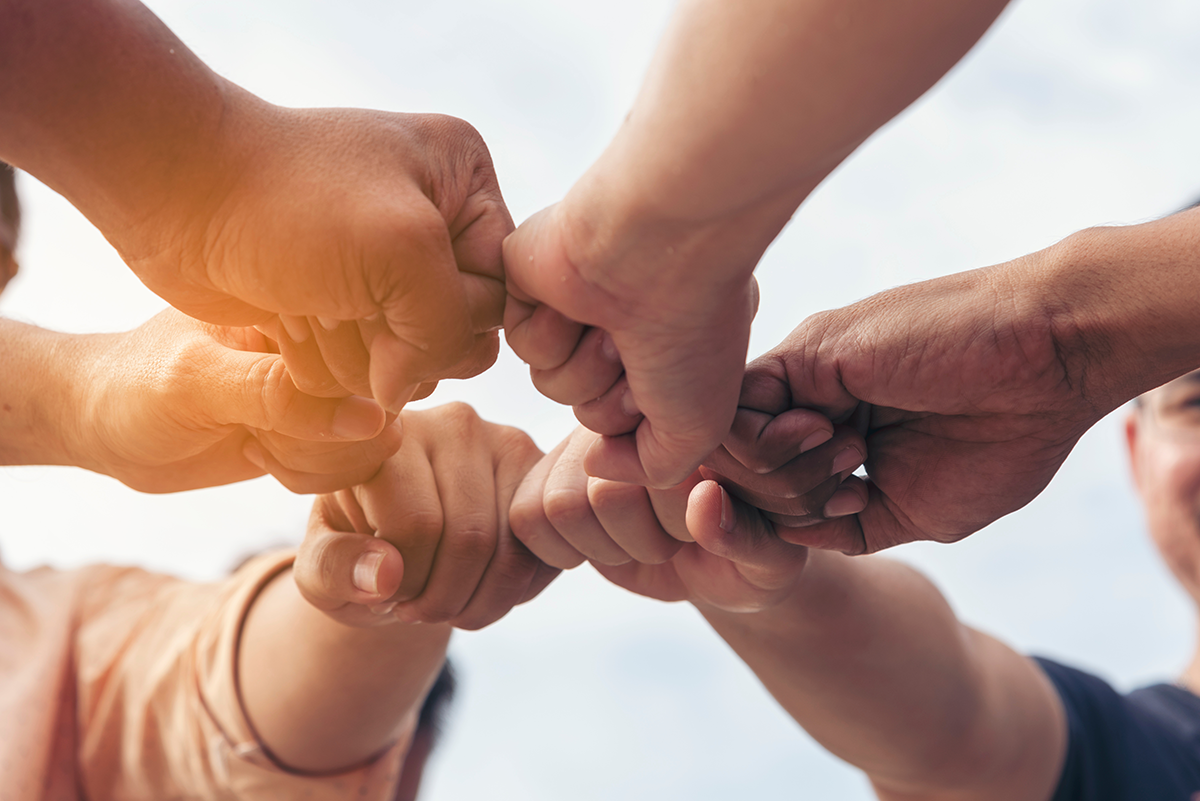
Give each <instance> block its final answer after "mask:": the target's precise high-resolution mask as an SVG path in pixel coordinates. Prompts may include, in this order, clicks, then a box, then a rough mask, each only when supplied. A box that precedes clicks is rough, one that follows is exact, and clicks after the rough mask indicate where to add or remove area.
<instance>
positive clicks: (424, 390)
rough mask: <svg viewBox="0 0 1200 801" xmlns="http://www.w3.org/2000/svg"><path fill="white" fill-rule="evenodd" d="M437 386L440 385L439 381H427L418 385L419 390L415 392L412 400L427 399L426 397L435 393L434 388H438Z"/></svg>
mask: <svg viewBox="0 0 1200 801" xmlns="http://www.w3.org/2000/svg"><path fill="white" fill-rule="evenodd" d="M437 386H438V382H437V381H427V382H425V383H424V384H421V385H419V386H418V387H417V391H416V392H414V393H413V396H412V398H411V400H415V401H419V400H425V399H426V398H428V397H429V396H430V395H432V394H433V392H434V390H436V389H437Z"/></svg>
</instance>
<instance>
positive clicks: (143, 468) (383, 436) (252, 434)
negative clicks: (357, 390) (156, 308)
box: [0, 310, 400, 492]
mask: <svg viewBox="0 0 1200 801" xmlns="http://www.w3.org/2000/svg"><path fill="white" fill-rule="evenodd" d="M0 343H2V347H0V373H2V374H3V375H5V376H6V378H7V380H5V381H4V382H3V383H0V464H57V465H75V466H78V467H84V468H87V469H89V470H93V471H95V472H98V473H104V474H106V475H110V476H113V477H114V478H117V479H120V480H121V481H123V482H125V483H126V484H128V485H130V486H132V487H134V488H135V489H139V490H143V491H147V492H174V491H179V490H185V489H192V488H196V487H205V486H213V485H217V484H226V483H229V482H233V481H242V480H245V479H248V478H253V477H255V476H259V475H262V474H263V473H264V472H271V473H273V474H274V475H276V476H278V477H279V479H280V480H281V481H282V482H283V483H284V484H286V485H287V486H288V487H290V488H291V489H293V490H295V491H298V492H314V491H320V490H325V491H328V490H332V489H338V488H341V487H344V486H347V485H349V484H353V483H355V482H362V481H365V480H367V479H368V478H370V477H371V476H372V475H374V474H375V472H376V471H377V470H378V469H379V466H380V464H382V463H383V461H384V460H385V459H387V457H388V456H390V455H391V454H392V453H394V452H395V450H396V449H397V448H398V447H399V440H400V431H399V429H398V427H395V426H391V425H385V422H386V420H385V418H384V415H383V413H382V411H381V410H380V409H379V407H378V406H376V405H375V404H374V403H372V402H370V401H367V400H365V399H362V398H353V397H352V398H345V399H336V398H333V399H326V398H316V397H312V396H309V395H305V394H303V393H301V392H300V391H299V390H297V389H296V386H295V384H294V383H293V382H292V380H291V378H290V376H289V374H288V372H287V370H286V368H285V367H284V365H283V360H282V359H281V357H280V356H279V355H278V354H277V353H272V352H270V343H269V342H268V341H267V340H266V339H265V337H263V336H262V335H260V334H258V333H257V332H256V331H254V330H253V329H223V328H218V327H215V326H209V325H206V324H203V323H198V322H196V321H195V320H191V319H189V318H187V317H185V316H183V315H182V314H180V313H178V312H176V311H174V310H168V311H166V312H163V313H162V314H160V315H158V316H156V317H154V318H153V319H151V320H150V321H148V322H147V323H145V324H143V325H142V326H140V327H138V328H137V329H135V330H133V331H130V332H126V333H121V334H93V335H71V334H60V333H56V332H53V331H46V330H43V329H40V328H36V327H34V326H31V325H25V324H22V323H17V322H14V321H11V320H4V319H0ZM330 431H333V432H340V434H341V436H333V437H330V436H329V435H328V432H330Z"/></svg>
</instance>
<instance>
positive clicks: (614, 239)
mask: <svg viewBox="0 0 1200 801" xmlns="http://www.w3.org/2000/svg"><path fill="white" fill-rule="evenodd" d="M1005 5H1006V0H985V2H972V3H961V2H956V1H955V0H914V1H905V2H890V0H849V2H843V1H842V0H750V2H730V0H687V1H686V2H683V3H681V4H680V5H679V8H678V10H677V12H676V14H675V17H674V19H673V21H672V24H671V27H670V29H669V31H668V33H667V35H666V36H665V37H664V39H663V41H662V43H661V45H660V47H659V50H658V52H657V54H656V58H655V61H654V63H653V65H652V67H651V69H650V73H649V75H648V76H647V78H646V81H645V83H644V84H643V86H642V90H641V92H640V93H639V95H638V98H637V100H636V102H635V103H634V106H633V109H632V111H631V112H630V114H629V117H628V119H627V120H626V122H625V124H624V125H623V126H622V127H621V129H620V131H619V132H618V133H617V135H616V136H615V137H614V139H613V141H612V143H611V144H610V145H609V147H608V148H607V149H606V150H605V152H604V154H603V155H602V156H601V157H600V158H599V159H598V160H597V161H596V163H595V164H594V165H593V166H592V167H591V168H590V169H589V170H588V172H587V173H586V174H585V175H584V176H583V177H582V178H581V179H580V180H579V181H578V182H577V183H576V184H575V186H574V187H572V189H571V190H570V192H568V193H567V196H566V197H565V198H564V199H563V201H562V202H561V203H560V204H558V205H557V206H555V207H552V208H551V209H548V210H547V211H545V212H543V213H542V214H540V215H538V216H537V217H534V218H532V219H531V220H529V221H527V222H526V223H524V224H523V225H522V226H521V227H520V229H518V231H517V232H516V234H514V235H513V236H512V237H510V238H509V239H508V241H507V242H506V243H505V267H506V269H507V271H508V272H507V278H508V281H509V287H510V300H509V304H508V308H507V309H506V319H505V326H506V329H507V332H508V337H509V342H510V343H511V344H512V346H513V349H514V350H515V351H516V352H517V353H518V355H520V356H521V357H522V358H523V359H525V361H527V362H528V363H529V364H530V365H531V367H532V368H533V377H534V381H535V383H537V385H538V387H539V389H541V391H542V392H543V393H545V394H547V395H548V396H549V397H551V398H553V399H554V400H557V401H559V402H561V403H568V404H571V405H574V406H576V407H577V414H579V417H580V420H581V422H583V423H584V424H585V425H586V426H588V427H589V428H590V429H592V430H593V431H596V432H598V433H602V434H607V435H621V434H627V433H630V432H636V435H635V437H627V438H621V439H613V440H610V441H607V442H606V443H604V445H602V446H600V447H599V448H597V449H596V450H595V451H594V452H593V453H592V454H591V455H590V456H589V472H592V474H593V475H603V476H605V477H607V478H613V479H619V480H630V481H637V482H639V483H645V484H649V485H651V486H657V487H663V486H668V485H670V484H675V483H678V482H679V481H681V480H682V479H683V478H684V477H685V476H686V475H687V474H688V473H689V472H691V470H693V469H695V467H696V465H697V464H698V463H699V461H700V459H701V458H703V457H704V456H705V455H707V454H708V453H709V452H710V451H711V450H712V449H713V448H715V447H716V446H717V445H718V444H719V443H720V441H721V438H722V437H723V435H724V434H725V433H726V432H727V431H728V429H729V423H730V421H731V420H732V417H733V414H734V409H735V407H736V406H737V389H738V386H739V385H740V377H741V371H742V369H743V367H744V365H745V357H746V347H747V342H748V337H749V327H750V320H751V318H752V316H753V299H752V297H751V296H752V294H753V292H752V290H751V289H750V288H749V282H750V279H751V274H752V272H753V270H754V267H755V265H756V264H757V263H758V260H759V258H760V257H761V256H762V254H763V252H764V251H765V250H766V248H767V246H768V245H769V244H770V243H771V241H772V240H773V239H774V238H775V237H776V236H777V235H778V234H779V232H780V230H781V229H782V228H783V226H784V225H785V224H786V223H787V221H788V219H789V218H790V217H791V216H792V214H793V213H794V212H795V210H796V208H797V207H798V206H799V205H800V203H801V202H802V201H803V200H804V198H805V197H807V195H808V194H809V193H810V192H811V191H812V190H813V189H814V188H815V187H816V186H817V184H819V183H820V182H821V180H822V179H824V178H825V176H826V175H828V174H829V172H830V171H832V170H833V169H834V168H835V167H836V166H837V165H838V164H839V163H840V162H841V161H842V160H843V159H844V158H845V157H846V156H847V155H849V154H850V153H851V152H852V151H853V150H854V149H855V148H856V147H857V146H858V145H859V144H860V143H861V142H862V141H863V140H865V139H866V138H867V137H868V136H870V135H871V133H873V132H874V131H875V130H876V129H877V128H878V127H879V126H881V125H883V124H884V123H885V122H887V121H888V120H889V119H891V117H893V116H894V115H895V114H897V113H898V112H899V111H901V110H902V109H903V108H904V107H906V106H907V105H908V104H909V103H911V102H912V101H913V100H915V99H916V98H917V97H918V96H920V95H921V94H922V93H923V92H925V91H926V90H927V89H928V88H929V87H930V86H932V85H933V84H934V82H936V81H937V80H938V79H939V78H940V77H941V76H942V75H943V74H944V73H945V72H946V71H947V70H949V69H950V68H951V67H952V66H953V65H954V64H955V63H956V62H957V61H958V60H959V59H960V58H961V57H962V56H963V54H965V53H966V52H967V50H968V49H969V48H970V47H971V46H972V45H973V44H974V43H975V42H976V41H977V40H978V39H979V37H980V36H982V35H983V33H984V31H986V30H987V28H988V26H989V25H991V23H992V22H993V20H994V19H995V18H996V16H997V15H998V14H999V13H1000V12H1001V10H1003V8H1004V7H1005ZM539 304H541V305H543V306H544V307H549V309H553V310H555V311H557V312H558V313H560V314H561V315H562V316H563V318H565V319H562V318H557V317H555V316H554V315H552V314H547V313H546V312H543V313H542V314H540V315H535V314H534V311H535V309H536V308H537V307H538V306H539ZM697 320H703V321H704V323H703V324H702V325H701V324H698V323H697V322H696V321H697ZM583 326H593V327H596V328H600V329H604V330H605V331H607V332H608V333H609V334H611V337H612V346H613V348H614V349H615V353H616V355H617V356H618V357H619V358H612V357H610V358H608V359H605V358H604V357H603V356H602V353H603V350H602V349H601V348H599V347H591V346H590V345H589V346H582V347H578V348H577V347H576V345H577V343H579V340H580V338H581V337H582V336H583V335H584V333H585V329H584V327H583ZM622 368H623V369H622Z"/></svg>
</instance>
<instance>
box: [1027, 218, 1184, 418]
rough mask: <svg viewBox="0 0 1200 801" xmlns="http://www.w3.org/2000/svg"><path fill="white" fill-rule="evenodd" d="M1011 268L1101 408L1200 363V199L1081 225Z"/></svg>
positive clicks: (1073, 375)
mask: <svg viewBox="0 0 1200 801" xmlns="http://www.w3.org/2000/svg"><path fill="white" fill-rule="evenodd" d="M1009 272H1010V273H1011V274H1012V277H1011V278H1010V279H1009V280H1012V281H1013V282H1014V283H1015V284H1017V285H1018V286H1019V287H1020V291H1019V292H1015V293H1014V295H1015V296H1016V297H1018V298H1019V299H1020V302H1021V303H1023V304H1024V306H1025V308H1027V309H1030V310H1032V311H1031V312H1030V314H1032V315H1034V316H1037V317H1040V318H1043V319H1046V320H1048V321H1050V324H1051V326H1052V328H1053V331H1052V333H1053V334H1054V337H1055V346H1056V348H1057V350H1058V352H1059V354H1060V358H1061V359H1062V360H1063V362H1064V366H1065V367H1066V371H1067V374H1068V376H1069V377H1070V379H1071V380H1072V381H1073V382H1076V384H1077V386H1078V388H1079V391H1080V394H1081V395H1082V396H1083V397H1084V398H1085V399H1086V400H1088V401H1089V402H1091V403H1092V405H1093V406H1094V407H1095V409H1096V412H1097V414H1098V415H1100V414H1104V413H1107V412H1108V411H1111V410H1112V409H1114V408H1116V407H1117V406H1119V405H1120V404H1122V403H1124V402H1125V401H1128V400H1129V399H1131V398H1133V397H1135V396H1137V395H1139V394H1141V393H1142V392H1145V391H1147V390H1150V389H1153V388H1154V387H1157V386H1160V385H1162V384H1164V383H1166V382H1167V381H1170V380H1171V379H1173V378H1176V377H1178V376H1180V375H1182V374H1183V373H1186V372H1188V371H1190V370H1194V369H1196V367H1198V366H1200V326H1197V325H1196V305H1197V303H1198V302H1200V209H1193V210H1190V211H1186V212H1181V213H1179V214H1174V215H1171V216H1170V217H1166V218H1163V219H1161V220H1155V221H1153V222H1149V223H1143V224H1140V225H1131V226H1114V227H1103V228H1092V229H1088V230H1085V231H1081V232H1080V233H1078V234H1075V235H1074V236H1071V237H1069V238H1067V239H1066V240H1064V241H1063V242H1061V243H1059V244H1058V245H1055V246H1054V247H1051V248H1049V249H1047V250H1046V251H1043V252H1042V253H1039V254H1035V255H1034V257H1031V258H1030V259H1024V260H1018V261H1017V262H1014V263H1013V265H1012V267H1011V268H1009Z"/></svg>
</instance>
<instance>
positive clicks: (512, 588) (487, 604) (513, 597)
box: [451, 532, 557, 631]
mask: <svg viewBox="0 0 1200 801" xmlns="http://www.w3.org/2000/svg"><path fill="white" fill-rule="evenodd" d="M541 564H542V563H541V560H539V559H538V558H537V557H536V556H534V555H533V554H532V553H531V552H530V551H529V549H528V548H526V547H525V546H524V545H522V544H521V542H520V540H518V539H516V538H515V537H513V536H512V534H511V533H510V532H505V533H504V534H503V535H502V536H501V537H500V541H499V543H498V545H497V547H496V553H495V555H494V556H493V558H492V561H491V563H490V564H489V565H488V568H487V571H486V572H485V573H484V575H483V579H482V580H481V581H480V582H479V585H478V587H476V589H475V592H474V594H473V595H472V596H471V600H470V601H469V602H468V603H467V605H466V607H464V608H463V610H462V611H461V612H460V613H459V614H458V616H457V617H455V618H454V619H453V620H452V621H451V622H452V623H453V624H454V626H456V627H457V628H460V629H466V630H468V631H475V630H477V629H481V628H483V627H484V626H490V625H491V624H492V623H495V622H496V621H497V620H499V619H500V618H502V617H504V616H505V615H507V614H508V612H509V610H511V609H512V608H513V607H514V606H516V605H517V604H519V603H521V601H522V599H524V598H525V597H526V595H527V594H528V593H529V592H530V585H531V584H532V582H533V579H534V577H535V576H536V575H537V574H538V567H539V566H540V565H541ZM556 572H557V571H556Z"/></svg>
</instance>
